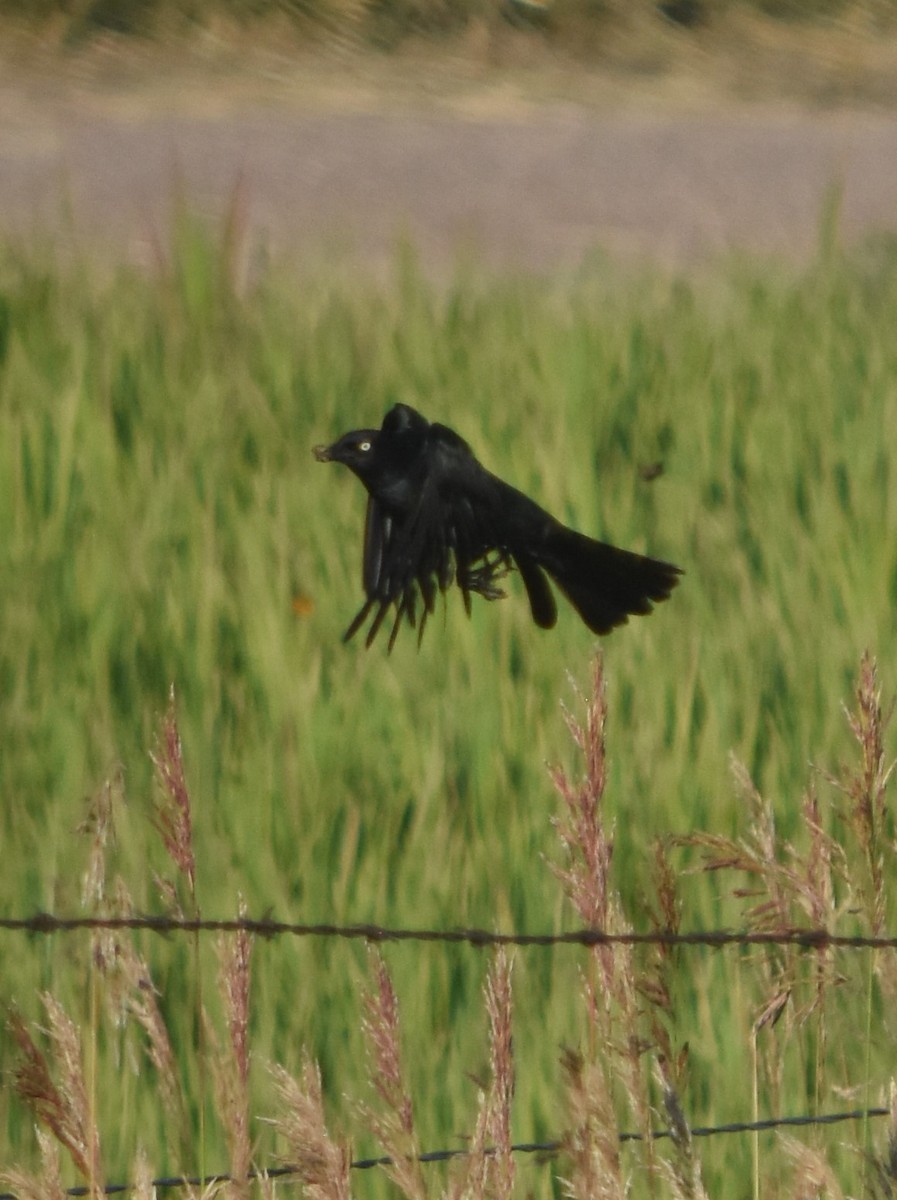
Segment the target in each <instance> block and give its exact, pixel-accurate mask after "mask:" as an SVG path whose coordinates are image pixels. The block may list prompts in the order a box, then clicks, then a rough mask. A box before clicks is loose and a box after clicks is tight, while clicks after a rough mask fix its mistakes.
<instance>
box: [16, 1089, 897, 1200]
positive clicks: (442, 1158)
mask: <svg viewBox="0 0 897 1200" xmlns="http://www.w3.org/2000/svg"><path fill="white" fill-rule="evenodd" d="M889 1113H890V1109H888V1108H855V1109H851V1110H849V1111H848V1112H836V1113H823V1114H821V1115H818V1116H815V1117H814V1116H810V1115H809V1114H804V1115H800V1116H791V1117H768V1118H766V1119H764V1120H762V1121H733V1122H731V1123H729V1124H727V1125H704V1126H695V1127H694V1128H693V1129H692V1130H691V1135H692V1137H713V1136H715V1135H717V1134H723V1133H762V1132H764V1131H769V1130H773V1129H782V1128H795V1127H801V1126H807V1125H835V1124H838V1123H840V1122H842V1121H863V1120H866V1119H867V1118H870V1117H886V1116H888V1115H889ZM675 1136H676V1135H675V1133H674V1131H673V1130H672V1129H656V1130H652V1132H651V1134H650V1137H651V1139H652V1140H653V1141H661V1140H662V1139H664V1138H673V1137H675ZM644 1137H645V1135H644V1134H641V1133H633V1132H627V1131H623V1132H621V1133H620V1134H619V1140H620V1141H621V1142H641V1141H644ZM563 1148H564V1143H563V1142H561V1141H554V1142H515V1143H514V1144H513V1145H512V1146H511V1150H512V1152H513V1153H515V1154H537V1155H541V1156H542V1157H544V1158H546V1159H548V1158H552V1157H554V1156H555V1155H557V1154H559V1153H560V1152H561V1151H562V1150H563ZM495 1153H496V1151H495V1147H494V1146H487V1147H485V1149H484V1150H483V1154H486V1155H490V1156H491V1155H494V1154H495ZM469 1154H470V1151H469V1150H464V1149H455V1150H428V1151H426V1152H425V1153H424V1154H419V1155H417V1157H416V1160H415V1161H417V1162H419V1163H437V1162H450V1161H452V1160H453V1159H456V1158H465V1157H467V1156H468V1155H469ZM394 1161H395V1160H394V1159H392V1158H391V1157H390V1156H389V1155H383V1156H382V1157H379V1158H357V1159H354V1160H353V1161H352V1162H351V1163H350V1164H349V1166H350V1167H351V1168H352V1170H354V1171H369V1170H372V1169H373V1168H375V1167H389V1166H392V1165H393V1163H394ZM301 1169H302V1168H301V1167H298V1166H291V1165H289V1164H288V1165H285V1166H281V1167H270V1168H268V1169H267V1170H251V1171H249V1172H248V1174H247V1179H249V1180H254V1179H284V1178H289V1176H291V1175H298V1174H299V1173H300V1172H301ZM233 1182H234V1179H233V1176H232V1175H230V1174H229V1173H228V1172H226V1171H221V1172H217V1173H215V1174H211V1175H168V1176H160V1177H159V1178H157V1179H154V1180H153V1181H152V1184H151V1186H152V1187H153V1188H186V1187H193V1188H206V1187H209V1186H212V1185H214V1184H224V1183H233ZM133 1187H134V1185H133V1184H132V1183H110V1184H107V1185H106V1186H105V1187H104V1188H103V1189H102V1192H103V1194H104V1195H106V1196H117V1195H120V1194H121V1193H122V1192H128V1191H131V1190H133ZM63 1194H64V1195H66V1196H71V1197H80V1196H89V1195H91V1189H90V1188H89V1187H87V1186H85V1185H79V1186H76V1187H70V1188H66V1189H65V1192H64V1193H63ZM0 1200H18V1195H17V1193H16V1192H0Z"/></svg>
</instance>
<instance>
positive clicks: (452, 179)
mask: <svg viewBox="0 0 897 1200" xmlns="http://www.w3.org/2000/svg"><path fill="white" fill-rule="evenodd" d="M206 99H207V100H208V101H209V102H208V103H198V102H197V101H196V97H195V95H194V96H193V97H192V98H191V100H190V102H189V103H186V104H185V105H184V106H183V107H182V109H180V108H179V106H178V104H177V103H176V101H173V100H172V99H171V97H167V99H166V102H165V103H164V104H148V103H135V102H133V98H132V102H127V103H126V102H124V101H123V100H121V98H120V97H119V98H118V99H116V98H115V97H113V98H112V99H111V100H110V98H109V97H108V96H106V97H104V98H103V101H102V103H100V102H97V101H95V100H91V99H90V98H88V99H87V100H85V99H84V98H83V96H82V97H81V98H80V99H79V98H77V97H75V98H74V99H73V98H72V96H71V95H66V94H65V93H64V92H60V91H59V90H58V89H57V90H55V91H54V92H52V93H50V92H47V94H46V95H41V92H40V89H39V88H38V89H36V90H35V89H32V90H30V91H29V92H28V93H27V95H26V93H25V92H23V90H22V89H21V87H18V86H16V85H10V84H9V83H8V82H7V83H6V84H0V228H4V229H5V230H10V231H12V230H15V231H28V230H34V229H41V230H47V229H50V230H55V231H56V232H57V233H58V232H59V231H60V230H64V229H65V227H66V219H65V218H63V216H62V212H63V207H64V206H63V199H64V198H65V199H66V200H67V203H68V207H69V210H70V213H71V216H72V217H73V220H74V229H75V230H76V231H77V235H78V236H79V238H86V239H88V240H92V239H97V240H102V242H103V243H104V244H105V245H107V246H109V247H111V248H112V250H113V251H114V252H115V253H125V254H128V255H137V256H139V255H140V254H141V253H143V252H145V245H146V243H147V241H148V238H149V236H150V234H151V232H155V233H159V232H164V230H165V227H166V224H167V221H168V219H169V215H170V212H171V202H172V194H173V181H174V179H175V178H176V177H178V176H180V178H181V179H182V180H183V183H184V186H185V190H186V194H187V196H188V197H189V199H190V201H191V203H192V204H193V205H194V206H195V207H196V208H197V209H199V210H200V211H203V212H208V213H209V214H210V215H212V216H217V217H220V215H221V213H222V212H223V210H224V208H225V206H226V203H227V200H228V197H229V196H230V195H232V193H233V189H234V186H235V184H236V181H237V180H238V179H239V178H242V180H243V183H244V185H245V194H246V199H247V201H248V209H247V211H248V219H249V223H250V226H251V228H252V231H253V233H254V234H258V235H260V236H263V237H264V238H265V239H267V240H268V241H269V243H270V244H271V245H272V246H273V248H274V249H275V250H276V249H277V248H279V247H289V248H290V249H291V250H297V249H298V250H304V249H309V248H315V247H318V248H320V247H321V245H322V239H327V238H337V239H338V240H339V241H340V243H341V244H343V245H346V244H348V245H350V246H351V247H352V248H353V249H354V250H355V251H358V252H360V253H361V254H363V255H364V256H365V258H366V259H368V260H369V261H372V262H374V263H377V262H380V261H382V260H383V259H384V258H385V257H387V256H389V255H390V253H391V248H392V246H393V244H394V239H395V237H396V234H397V233H399V232H403V231H404V232H408V233H411V234H412V235H413V236H414V238H415V240H416V241H417V243H418V244H419V246H420V248H421V250H422V253H423V255H424V256H425V259H426V260H427V261H429V262H431V263H433V264H440V263H443V262H445V261H447V260H449V259H450V258H451V256H452V255H453V254H454V253H455V251H456V250H457V248H458V247H459V246H466V247H467V248H468V249H470V248H473V249H474V250H475V252H476V253H477V254H478V255H479V256H481V257H482V258H483V259H485V260H486V261H488V262H490V263H492V264H496V265H509V264H510V265H514V266H518V267H525V268H535V269H540V268H544V267H549V266H554V265H558V264H573V263H576V262H577V261H578V260H579V258H580V256H581V255H582V254H583V253H584V252H586V251H587V250H588V249H589V248H590V247H591V246H594V245H595V244H596V243H600V244H603V245H605V246H606V247H608V248H609V249H610V250H611V251H613V252H615V253H621V254H624V255H627V254H636V255H647V256H650V257H656V258H661V259H663V260H665V261H693V260H695V259H696V258H699V257H701V256H703V255H705V254H707V253H713V252H717V251H720V250H725V249H727V248H729V247H741V248H746V249H760V250H772V251H786V252H789V253H797V254H805V253H807V252H808V251H809V250H810V249H811V248H812V246H813V244H814V239H815V238H816V234H817V229H818V223H819V216H820V211H821V208H822V205H823V203H824V200H825V197H826V194H827V191H828V189H829V188H830V187H831V186H832V185H834V184H840V185H841V186H842V187H843V228H844V231H845V234H846V236H848V237H854V236H856V235H858V234H860V233H862V232H863V231H867V230H869V229H872V228H882V227H883V228H892V229H893V228H897V115H890V114H885V113H879V114H876V113H871V112H868V113H862V112H840V113H809V112H798V111H790V112H776V111H773V110H769V109H764V108H761V107H758V108H755V109H742V110H739V111H734V110H729V111H725V110H720V111H719V112H713V111H708V110H707V107H706V106H705V108H704V111H703V112H699V113H685V112H677V111H675V110H667V111H663V109H662V108H660V107H659V106H655V109H654V111H651V110H650V106H647V107H646V106H641V107H637V108H633V107H632V106H629V107H628V108H626V109H620V108H619V107H618V108H617V109H616V110H615V109H614V107H613V106H609V105H605V106H603V107H601V108H596V107H589V106H585V105H573V104H563V105H561V104H553V105H552V104H548V105H543V106H536V107H534V106H524V107H521V106H519V105H517V106H514V105H512V106H507V105H505V106H502V105H492V106H491V108H490V106H489V105H488V104H482V105H474V106H470V105H469V106H467V110H466V111H465V110H464V109H463V106H462V107H461V108H460V109H459V107H458V106H455V108H454V109H452V110H449V109H447V108H442V109H440V108H439V107H438V106H436V107H434V106H427V107H426V108H424V107H423V106H419V107H418V108H415V107H414V106H413V105H409V104H405V105H404V106H398V107H396V106H389V105H384V106H377V105H376V104H374V105H371V104H370V103H367V104H366V105H365V108H366V110H365V111H358V108H359V106H358V105H357V104H356V105H354V106H353V105H345V104H343V105H331V104H326V103H325V104H321V103H319V102H316V103H314V104H308V105H304V104H302V103H300V102H295V101H291V102H290V103H276V104H265V103H262V102H260V101H259V99H258V98H257V97H250V98H247V99H246V101H245V102H243V103H241V102H237V101H233V100H232V101H231V102H230V103H228V104H221V103H214V102H213V101H214V99H215V97H214V95H209V96H207V97H206ZM471 109H472V110H473V111H471ZM496 109H499V110H501V109H504V111H496ZM508 109H510V111H508ZM64 236H71V229H69V231H68V232H67V233H65V234H64ZM141 247H143V250H141Z"/></svg>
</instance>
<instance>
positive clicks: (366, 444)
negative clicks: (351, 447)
mask: <svg viewBox="0 0 897 1200" xmlns="http://www.w3.org/2000/svg"><path fill="white" fill-rule="evenodd" d="M370 448H371V443H370V442H359V443H358V449H359V450H360V451H361V452H362V453H363V454H367V452H368V450H370Z"/></svg>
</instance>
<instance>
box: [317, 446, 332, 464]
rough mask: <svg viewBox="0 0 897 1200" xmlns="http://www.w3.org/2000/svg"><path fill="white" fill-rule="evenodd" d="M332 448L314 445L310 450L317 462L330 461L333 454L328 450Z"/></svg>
mask: <svg viewBox="0 0 897 1200" xmlns="http://www.w3.org/2000/svg"><path fill="white" fill-rule="evenodd" d="M332 449H333V447H332V446H315V448H314V450H312V454H313V455H314V456H315V458H316V459H317V460H318V462H331V460H332V459H333V455H332V454H331V453H330V451H331V450H332Z"/></svg>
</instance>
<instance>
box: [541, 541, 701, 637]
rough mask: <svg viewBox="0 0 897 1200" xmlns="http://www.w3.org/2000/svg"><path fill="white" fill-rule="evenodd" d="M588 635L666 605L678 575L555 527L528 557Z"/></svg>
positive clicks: (655, 562) (670, 568)
mask: <svg viewBox="0 0 897 1200" xmlns="http://www.w3.org/2000/svg"><path fill="white" fill-rule="evenodd" d="M533 557H534V558H535V561H536V562H537V563H538V565H539V566H540V567H542V568H543V570H545V571H546V572H547V573H548V574H549V575H550V576H551V578H552V579H553V580H554V582H555V583H556V584H557V586H558V587H559V588H560V590H561V591H562V592H563V594H564V595H565V596H566V597H567V599H568V600H569V601H570V603H571V604H572V605H573V607H574V608H575V609H576V611H577V612H578V613H579V615H580V616H581V617H582V619H583V621H585V623H586V625H588V627H589V629H591V630H592V632H593V633H599V634H601V633H609V632H610V631H611V629H613V628H614V627H615V626H617V625H623V624H625V622H626V620H627V619H628V618H629V617H630V616H636V615H643V614H645V613H649V612H651V610H652V608H653V605H654V604H656V603H657V602H659V601H661V600H666V599H667V597H668V596H669V595H670V592H672V590H673V588H674V587H675V586H676V584H677V583H678V581H679V576H680V575H681V574H682V571H681V570H680V568H679V567H675V566H673V564H672V563H668V562H662V561H661V560H660V559H656V558H646V557H644V556H643V555H641V554H633V553H632V552H631V551H629V550H619V549H618V548H617V547H616V546H610V545H608V544H607V543H606V542H598V541H595V540H594V539H593V538H589V537H586V536H585V535H584V534H581V533H577V532H576V531H575V530H574V529H568V528H567V527H566V526H564V525H561V524H560V523H559V522H555V523H554V524H553V526H552V528H551V530H550V531H549V532H548V534H547V536H546V537H545V539H544V542H543V544H542V545H541V546H540V547H539V551H538V553H537V554H536V555H534V556H533Z"/></svg>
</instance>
